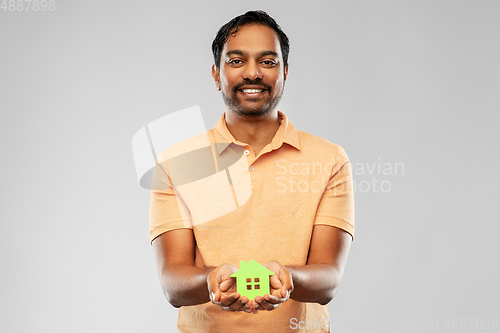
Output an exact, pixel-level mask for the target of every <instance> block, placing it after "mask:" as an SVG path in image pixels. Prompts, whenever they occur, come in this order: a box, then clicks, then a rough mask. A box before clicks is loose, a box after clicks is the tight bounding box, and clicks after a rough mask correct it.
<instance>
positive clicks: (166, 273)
mask: <svg viewBox="0 0 500 333" xmlns="http://www.w3.org/2000/svg"><path fill="white" fill-rule="evenodd" d="M152 247H153V252H154V255H155V259H156V267H157V269H158V275H159V277H160V284H161V286H162V290H163V293H164V294H165V296H166V298H167V300H168V301H169V302H170V304H172V305H173V306H174V307H176V308H179V307H181V306H191V305H197V304H203V303H206V302H209V301H212V302H213V303H214V304H216V305H218V306H220V307H221V308H222V309H223V310H227V311H247V312H249V311H250V310H249V307H250V306H247V303H248V302H249V299H248V297H246V296H243V297H241V295H240V294H239V293H237V292H236V279H235V278H231V277H230V275H231V274H233V273H234V272H236V271H237V270H238V269H237V268H236V267H235V266H233V265H229V264H222V265H220V266H218V267H195V251H196V241H195V238H194V233H193V230H192V229H175V230H170V231H167V232H165V233H163V234H161V235H160V236H158V237H156V238H155V239H154V240H153V243H152Z"/></svg>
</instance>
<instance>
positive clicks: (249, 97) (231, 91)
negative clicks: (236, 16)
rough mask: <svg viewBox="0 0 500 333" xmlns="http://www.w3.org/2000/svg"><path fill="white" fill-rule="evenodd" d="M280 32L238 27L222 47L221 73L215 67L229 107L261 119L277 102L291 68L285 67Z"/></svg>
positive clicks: (219, 84)
mask: <svg viewBox="0 0 500 333" xmlns="http://www.w3.org/2000/svg"><path fill="white" fill-rule="evenodd" d="M283 66H284V65H283V56H282V54H281V48H280V41H279V38H278V34H277V33H276V32H275V31H274V30H273V29H272V28H270V27H267V26H264V25H256V24H252V25H245V26H241V27H239V29H238V32H237V33H236V35H235V36H234V37H233V36H232V35H231V36H229V39H228V41H227V42H226V44H225V45H224V49H223V50H222V55H221V62H220V72H219V71H218V70H217V68H216V67H215V65H214V66H213V67H212V76H213V77H214V80H215V83H216V84H217V88H218V89H219V90H221V92H222V97H223V98H224V102H225V103H226V107H227V108H229V109H230V110H231V111H233V112H235V113H236V114H238V115H240V116H244V117H253V118H259V117H262V116H264V115H266V114H268V113H270V112H271V111H273V110H274V109H275V108H276V106H277V105H278V103H279V101H280V99H281V95H282V94H283V89H284V87H285V80H286V76H287V74H288V68H286V69H284V68H283Z"/></svg>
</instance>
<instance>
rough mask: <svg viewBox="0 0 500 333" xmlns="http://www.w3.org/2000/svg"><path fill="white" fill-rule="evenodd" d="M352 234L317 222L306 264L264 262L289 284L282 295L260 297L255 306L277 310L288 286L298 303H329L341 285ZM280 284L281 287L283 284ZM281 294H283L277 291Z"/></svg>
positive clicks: (257, 308)
mask: <svg viewBox="0 0 500 333" xmlns="http://www.w3.org/2000/svg"><path fill="white" fill-rule="evenodd" d="M351 242H352V236H351V235H350V234H349V233H348V232H346V231H344V230H342V229H340V228H336V227H333V226H329V225H316V226H314V228H313V232H312V236H311V244H310V247H309V256H308V258H307V264H306V265H304V266H283V265H281V264H280V263H279V262H277V261H272V262H268V263H266V264H264V266H266V267H267V268H269V269H271V270H273V271H274V272H275V273H276V274H278V276H279V280H280V281H282V282H284V284H286V285H288V288H285V287H282V288H283V291H282V294H281V296H282V297H281V298H280V297H279V296H278V297H277V296H274V295H273V296H270V297H269V296H267V295H265V296H264V297H260V296H257V297H256V298H255V301H256V303H253V306H254V307H255V309H256V310H274V309H276V308H277V306H279V304H281V303H282V302H284V301H286V299H288V297H287V296H284V295H285V289H288V290H291V291H292V292H291V294H290V298H291V299H293V300H295V301H298V302H314V303H319V304H321V305H325V304H328V303H329V302H330V301H331V300H332V299H333V297H334V296H335V293H336V292H337V289H338V287H339V285H340V281H341V279H342V275H343V273H344V268H345V264H346V261H347V256H348V254H349V249H350V247H351ZM277 286H278V287H281V286H280V285H279V284H278V285H277ZM276 294H279V293H276Z"/></svg>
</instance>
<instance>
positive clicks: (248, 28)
mask: <svg viewBox="0 0 500 333" xmlns="http://www.w3.org/2000/svg"><path fill="white" fill-rule="evenodd" d="M233 50H241V51H243V52H246V53H248V54H253V53H260V52H262V51H274V52H276V53H278V54H279V55H280V57H281V56H282V55H281V47H280V40H279V37H278V34H277V33H276V31H274V30H273V29H272V28H270V27H268V26H265V25H260V24H251V25H244V26H241V27H239V28H238V32H237V33H236V35H234V37H233V35H229V38H228V40H227V42H226V43H225V44H224V48H223V49H222V54H223V56H225V54H226V53H227V52H228V51H233Z"/></svg>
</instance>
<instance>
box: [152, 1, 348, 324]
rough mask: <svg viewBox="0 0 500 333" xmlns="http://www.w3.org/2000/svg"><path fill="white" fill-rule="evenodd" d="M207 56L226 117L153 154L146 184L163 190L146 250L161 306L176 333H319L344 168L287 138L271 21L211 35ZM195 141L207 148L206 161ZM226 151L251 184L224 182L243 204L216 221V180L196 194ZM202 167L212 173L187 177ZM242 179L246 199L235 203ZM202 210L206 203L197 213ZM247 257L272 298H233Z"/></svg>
mask: <svg viewBox="0 0 500 333" xmlns="http://www.w3.org/2000/svg"><path fill="white" fill-rule="evenodd" d="M212 50H213V54H214V60H215V64H214V66H213V67H212V76H213V78H214V80H215V85H216V87H217V89H218V90H219V91H221V93H222V97H223V99H224V102H225V105H226V110H225V113H224V114H223V115H222V117H221V119H220V120H219V122H218V123H217V125H216V126H215V128H214V129H212V130H210V131H208V132H207V133H205V136H204V138H205V139H200V138H201V136H200V137H197V138H194V139H193V140H187V141H186V142H184V143H181V144H180V145H178V146H176V147H174V148H172V149H167V151H165V152H163V153H162V154H161V158H159V161H160V162H159V164H158V165H157V166H158V168H157V170H156V171H155V176H154V177H155V178H156V182H157V183H162V184H163V186H164V188H156V189H153V191H152V192H151V209H150V236H151V241H152V247H153V250H154V254H155V257H156V262H157V267H158V272H159V277H160V282H161V285H162V288H163V291H164V293H165V296H166V297H167V299H168V301H169V302H170V303H171V304H172V305H173V306H174V307H177V308H180V309H179V319H178V328H179V331H180V332H269V331H272V332H294V331H296V329H302V330H301V331H302V332H307V331H314V332H318V331H324V332H328V331H329V320H328V310H327V306H326V304H327V303H329V302H330V301H331V300H332V299H333V297H334V295H335V293H336V291H337V289H338V287H339V284H340V281H341V278H342V274H343V271H344V267H345V263H346V260H347V256H348V252H349V248H350V244H351V242H352V239H353V235H354V202H353V190H352V178H351V168H350V164H349V160H348V158H347V156H346V154H345V152H344V150H343V149H342V148H341V147H340V146H338V145H335V144H333V143H330V142H328V141H326V140H324V139H322V138H319V137H315V136H313V135H311V134H308V133H305V132H302V131H298V130H296V129H295V127H294V126H293V125H292V123H291V122H290V121H289V120H288V118H287V117H286V115H285V114H284V113H283V112H281V111H278V110H277V105H278V102H279V100H280V98H281V96H282V94H283V90H284V86H285V81H286V79H287V76H288V64H287V61H288V50H289V45H288V38H287V37H286V35H285V34H284V32H283V31H282V30H281V29H280V27H279V26H278V25H277V24H276V22H275V21H274V19H272V18H271V17H270V16H268V15H267V14H266V13H265V12H263V11H252V12H247V13H245V14H244V15H240V16H238V17H236V18H234V19H233V20H231V21H230V22H229V23H227V24H226V25H224V26H223V27H222V28H221V29H220V30H219V32H218V34H217V36H216V38H215V40H214V42H213V45H212ZM200 140H201V141H203V140H205V141H204V142H205V145H206V147H209V148H208V149H209V150H210V154H206V155H204V156H205V157H204V158H201V157H199V156H202V155H203V149H201V148H200V147H202V146H203V144H200V142H201V141H200ZM207 142H208V143H207ZM224 142H225V144H222V146H221V143H224ZM179 147H180V148H179ZM186 147H189V150H190V151H192V152H194V151H196V154H195V155H196V156H198V157H197V159H196V162H193V160H192V159H190V158H187V159H186V158H184V157H182V158H180V157H179V156H184V155H185V154H184V155H179V154H180V153H179V151H182V152H185V151H186ZM198 148H199V149H198ZM238 149H240V150H238ZM172 151H176V153H172ZM231 152H233V153H234V152H241V154H240V155H238V154H236V155H234V154H233V155H231V156H236V157H235V158H233V160H232V161H233V162H234V161H236V160H238V161H243V162H244V163H245V168H244V170H245V172H247V173H248V174H245V173H244V172H242V171H241V170H243V169H239V170H240V171H238V172H235V171H234V169H232V173H230V172H229V171H228V172H227V174H228V175H229V174H230V177H229V178H230V180H229V184H230V186H228V187H227V188H228V189H230V191H232V192H229V193H233V195H234V198H236V199H235V201H238V200H239V203H240V205H237V206H235V208H234V209H231V210H228V211H224V212H222V213H221V212H218V211H217V209H213V208H212V207H213V205H217V203H218V202H220V201H221V200H225V199H222V197H223V193H222V192H217V193H215V192H213V191H218V190H215V189H214V188H216V187H217V186H219V184H220V183H221V182H224V181H221V179H226V178H224V177H225V176H221V177H223V178H220V177H219V178H218V179H219V180H217V181H216V182H212V183H210V184H211V185H210V186H209V187H207V188H210V189H211V190H207V189H206V188H205V189H203V188H200V186H201V185H199V184H202V182H204V181H207V182H210V181H211V180H209V179H211V178H214V177H218V175H220V174H224V171H227V170H229V169H230V168H231V167H227V168H226V167H224V168H226V169H224V170H223V171H220V170H221V168H223V167H222V164H223V162H222V161H223V159H224V156H225V155H226V154H230V153H231ZM212 155H213V156H212ZM240 156H241V157H240ZM179 161H182V163H181V162H179ZM187 161H191V162H187ZM207 161H208V162H207ZM233 162H231V163H233ZM238 163H239V162H237V163H234V164H235V165H237V164H238ZM210 164H215V169H214V170H216V171H214V172H209V173H204V176H203V177H197V178H196V179H192V180H191V181H187V180H186V179H185V178H186V177H188V178H189V177H192V175H193V172H194V173H196V172H198V173H199V172H201V173H203V172H204V171H200V170H201V169H203V168H202V167H200V165H204V166H207V168H213V166H209V165H210ZM229 164H230V163H229ZM229 164H228V165H229ZM186 170H189V171H186ZM186 174H188V175H189V176H186ZM159 179H161V180H159ZM179 179H181V180H179ZM245 179H248V181H249V183H248V184H249V185H248V187H249V188H251V193H250V195H249V196H248V198H245V199H244V200H241V198H242V197H243V196H242V195H241V194H240V193H243V192H244V191H243V192H242V190H241V188H242V187H244V186H240V185H238V184H241V182H243V183H244V181H245ZM238 182H239V183H238ZM190 184H195V185H193V187H192V188H191V189H190V190H186V188H188V187H189V186H190ZM186 186H187V187H186ZM202 187H203V186H202ZM221 191H222V190H221ZM238 191H239V192H238ZM195 192H196V193H195ZM200 198H201V199H200ZM231 198H232V197H231ZM205 201H210V202H211V204H210V205H207V206H206V207H204V208H203V209H200V207H201V206H202V205H204V204H205ZM225 206H227V205H221V206H220V207H221V208H220V210H223V209H224V207H225ZM205 215H206V216H205ZM207 216H210V217H207ZM250 259H254V260H256V261H257V262H259V263H262V264H263V265H264V266H265V267H266V268H268V269H269V270H271V271H272V272H274V273H275V275H272V276H271V277H270V287H271V292H270V294H266V295H264V297H260V296H257V297H255V299H253V300H252V299H248V297H246V296H241V295H240V294H239V293H237V292H236V279H235V278H234V277H230V276H231V275H232V274H233V273H234V272H236V271H237V270H238V266H239V263H240V262H241V261H248V260H250Z"/></svg>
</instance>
